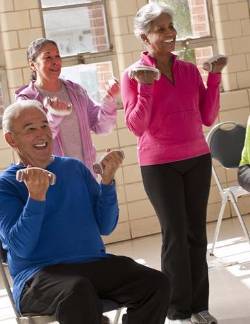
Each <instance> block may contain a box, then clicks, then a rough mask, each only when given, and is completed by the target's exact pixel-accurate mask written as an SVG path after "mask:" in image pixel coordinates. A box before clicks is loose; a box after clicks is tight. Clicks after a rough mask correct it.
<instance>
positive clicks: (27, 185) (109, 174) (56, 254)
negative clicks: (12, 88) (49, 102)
mask: <svg viewBox="0 0 250 324" xmlns="http://www.w3.org/2000/svg"><path fill="white" fill-rule="evenodd" d="M3 133H4V136H5V139H6V141H7V143H8V144H9V145H10V146H11V147H12V148H13V149H14V150H15V151H16V153H17V154H18V156H19V159H20V161H19V162H18V163H17V164H13V165H11V166H10V167H9V168H8V169H7V170H6V171H5V172H4V173H3V174H2V175H1V178H0V205H1V209H0V240H1V241H2V242H3V245H4V247H5V249H6V250H7V251H8V264H9V268H10V272H11V275H12V277H13V280H14V290H13V295H14V299H15V302H16V305H17V309H18V310H19V311H20V312H21V313H33V314H40V315H51V314H55V316H56V319H57V320H58V322H59V323H63V324H98V323H101V317H102V307H101V304H100V298H103V299H111V300H114V301H116V302H117V303H119V304H121V305H125V306H126V307H127V314H126V315H125V316H123V323H129V324H145V323H147V324H163V323H164V320H165V317H166V314H167V309H168V299H169V285H168V280H167V278H166V276H165V275H164V274H162V273H161V272H159V271H157V270H154V269H151V268H149V267H145V266H143V265H141V264H138V263H136V262H135V261H133V260H132V259H130V258H128V257H125V256H115V255H110V254H107V253H106V251H105V247H104V244H103V241H102V239H101V235H108V234H109V233H111V232H112V231H113V230H114V228H115V227H116V224H117V221H118V203H117V197H116V190H115V184H114V180H113V179H114V175H115V172H116V170H117V168H118V167H119V165H120V164H121V162H122V159H121V157H120V155H119V154H118V152H116V151H114V152H110V153H109V154H108V155H107V157H106V158H105V159H104V161H103V170H104V171H103V174H102V181H101V183H100V184H98V183H97V182H96V180H95V179H94V178H93V176H92V175H91V173H90V171H89V170H88V169H87V168H86V167H85V166H84V165H83V164H82V162H80V161H78V160H76V159H72V158H68V157H57V156H52V136H51V130H50V128H49V126H48V121H47V117H46V115H45V113H44V111H43V110H42V107H41V105H40V103H39V102H37V101H33V100H27V101H20V102H17V103H15V104H13V105H11V106H9V107H7V109H6V110H5V111H4V114H3ZM18 180H19V181H18Z"/></svg>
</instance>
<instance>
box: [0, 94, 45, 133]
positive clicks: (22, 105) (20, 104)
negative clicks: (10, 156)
mask: <svg viewBox="0 0 250 324" xmlns="http://www.w3.org/2000/svg"><path fill="white" fill-rule="evenodd" d="M30 108H36V109H38V110H40V111H41V112H42V113H43V114H44V115H45V116H46V113H45V111H44V110H43V106H42V104H41V103H40V102H39V101H37V100H19V101H17V102H15V103H13V104H12V105H9V106H8V107H7V108H6V109H5V110H4V112H3V117H2V128H3V133H4V134H6V133H8V132H11V131H12V122H13V119H14V118H15V117H16V115H17V114H18V113H19V112H20V111H22V110H25V109H30ZM46 118H47V116H46Z"/></svg>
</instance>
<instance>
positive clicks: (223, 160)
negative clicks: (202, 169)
mask: <svg viewBox="0 0 250 324" xmlns="http://www.w3.org/2000/svg"><path fill="white" fill-rule="evenodd" d="M245 132H246V128H245V127H244V126H242V125H239V124H237V123H235V122H233V121H227V122H222V123H219V124H217V125H215V126H214V127H213V128H212V129H211V130H210V132H209V133H208V135H207V143H208V145H209V147H210V151H211V155H212V158H213V159H215V160H217V161H219V163H220V164H221V165H222V166H223V167H224V168H226V169H233V168H235V169H236V168H238V166H239V163H240V159H241V152H242V149H243V146H244V141H245ZM212 174H213V176H214V179H215V183H216V185H217V187H218V190H219V193H220V196H221V209H220V212H219V216H218V220H217V224H216V228H215V233H214V238H213V243H212V249H211V252H210V254H211V255H214V248H215V244H216V242H217V239H218V236H219V231H220V226H221V222H222V218H223V214H224V211H225V207H226V204H227V202H228V201H229V202H230V203H231V204H232V206H233V208H234V210H235V212H236V215H237V217H238V219H239V222H240V225H241V227H242V230H243V232H244V234H245V236H246V239H247V240H248V241H249V243H250V236H249V232H248V230H247V227H246V224H245V222H244V219H243V217H242V215H241V213H240V210H239V207H238V204H237V200H238V198H239V197H242V196H246V195H249V194H250V192H248V191H246V190H244V189H243V188H242V187H241V186H240V185H236V186H229V187H223V185H222V184H221V182H220V179H219V177H218V175H217V173H216V171H215V168H214V166H212Z"/></svg>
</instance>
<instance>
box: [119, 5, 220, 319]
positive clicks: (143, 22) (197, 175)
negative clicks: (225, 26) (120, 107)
mask: <svg viewBox="0 0 250 324" xmlns="http://www.w3.org/2000/svg"><path fill="white" fill-rule="evenodd" d="M134 23H135V25H134V26H135V34H136V36H138V37H139V38H140V39H141V40H142V41H143V43H144V45H145V47H146V50H147V51H146V52H143V53H142V55H141V58H140V59H139V60H138V61H137V62H136V63H135V64H133V65H132V66H130V67H129V68H128V69H127V70H126V71H125V72H124V75H123V78H122V84H121V92H122V99H123V104H124V108H125V117H126V124H127V126H128V128H129V129H130V130H131V131H132V132H133V133H134V134H135V135H136V136H137V138H138V157H139V163H140V166H141V173H142V179H143V184H144V188H145V191H146V193H147V195H148V197H149V199H150V201H151V203H152V205H153V207H154V209H155V211H156V213H157V216H158V218H159V221H160V225H161V230H162V253H161V261H162V271H163V272H164V273H166V275H168V276H169V279H170V283H171V286H172V287H171V290H172V294H171V300H170V307H169V311H168V319H167V321H168V322H167V323H176V324H177V323H183V324H184V323H217V321H216V319H215V318H214V317H213V316H212V315H211V314H210V313H209V312H208V295H209V284H208V267H207V261H206V249H207V237H206V208H207V201H208V195H209V188H210V178H211V157H210V153H209V148H208V145H207V143H206V141H205V138H204V135H203V131H202V125H206V126H210V125H212V123H213V122H214V121H215V119H216V117H217V114H218V110H219V84H220V80H221V74H220V72H221V70H222V68H223V67H224V66H225V64H226V59H224V58H221V59H219V60H218V61H217V62H215V63H213V70H212V73H209V75H208V81H207V88H206V87H205V86H204V84H203V81H202V79H201V76H200V73H199V71H198V69H197V67H196V66H195V65H194V64H192V63H188V62H184V61H181V60H179V59H178V58H177V57H176V56H175V55H174V54H172V51H174V49H175V41H176V30H175V28H174V25H173V21H172V12H171V11H170V10H169V8H168V7H166V6H163V5H158V4H156V3H149V4H147V5H145V6H143V7H142V8H141V9H140V10H139V11H138V13H137V14H136V17H135V20H134ZM145 65H146V66H148V67H153V68H157V69H159V70H160V78H159V79H158V80H157V77H156V76H157V75H156V73H155V72H153V71H150V70H148V71H145V70H144V71H142V70H140V69H138V70H137V72H131V71H134V70H136V69H135V67H137V68H138V67H139V66H145ZM191 320H192V322H191Z"/></svg>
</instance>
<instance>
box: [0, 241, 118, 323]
mask: <svg viewBox="0 0 250 324" xmlns="http://www.w3.org/2000/svg"><path fill="white" fill-rule="evenodd" d="M3 252H4V250H3V249H2V245H1V242H0V274H1V277H2V280H3V285H4V287H5V289H6V291H7V294H8V297H9V299H10V302H11V306H12V308H13V311H14V313H15V316H16V322H17V323H18V324H47V323H54V322H55V323H58V322H56V319H55V317H54V316H34V315H30V314H27V315H25V314H24V315H22V314H20V313H19V312H18V311H17V310H16V305H15V302H14V299H13V296H12V291H11V288H10V286H11V285H10V282H9V279H8V278H9V277H8V275H9V274H8V265H7V263H6V262H4V261H5V257H4V253H3ZM102 305H103V313H106V312H110V311H113V310H116V314H115V318H114V320H113V324H118V322H119V319H120V316H121V312H122V308H121V306H120V305H118V304H117V303H116V302H114V301H112V300H106V299H103V300H102Z"/></svg>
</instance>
